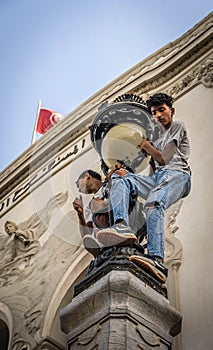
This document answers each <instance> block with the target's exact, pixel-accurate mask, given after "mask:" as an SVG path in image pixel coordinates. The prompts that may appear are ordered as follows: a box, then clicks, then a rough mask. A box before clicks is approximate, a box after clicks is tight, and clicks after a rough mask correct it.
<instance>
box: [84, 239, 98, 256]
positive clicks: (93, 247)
mask: <svg viewBox="0 0 213 350" xmlns="http://www.w3.org/2000/svg"><path fill="white" fill-rule="evenodd" d="M83 244H84V247H85V249H86V250H88V252H90V253H91V254H92V255H93V256H94V257H95V258H96V257H97V255H98V254H99V253H100V250H101V249H102V247H103V246H102V244H101V243H99V242H98V240H97V239H96V238H95V237H94V236H92V235H85V236H84V237H83Z"/></svg>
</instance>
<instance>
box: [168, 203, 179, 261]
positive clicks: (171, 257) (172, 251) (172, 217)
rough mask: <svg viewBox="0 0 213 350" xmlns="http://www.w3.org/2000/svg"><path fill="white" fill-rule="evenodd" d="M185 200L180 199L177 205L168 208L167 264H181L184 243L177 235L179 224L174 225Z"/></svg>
mask: <svg viewBox="0 0 213 350" xmlns="http://www.w3.org/2000/svg"><path fill="white" fill-rule="evenodd" d="M182 203H183V201H182V200H180V201H179V202H177V203H176V204H175V205H173V206H171V207H170V208H169V209H167V212H166V217H165V263H166V264H167V265H176V266H178V267H179V266H180V264H181V261H182V244H181V241H180V240H179V239H178V238H177V237H175V236H174V235H175V233H176V231H177V230H178V229H179V227H178V226H176V225H174V224H175V222H176V218H177V216H178V214H179V212H180V209H181V206H182Z"/></svg>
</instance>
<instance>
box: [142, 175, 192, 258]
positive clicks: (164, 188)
mask: <svg viewBox="0 0 213 350" xmlns="http://www.w3.org/2000/svg"><path fill="white" fill-rule="evenodd" d="M156 183H157V186H156V187H155V188H154V189H153V190H152V191H151V192H150V194H149V197H148V199H147V201H146V205H145V207H146V218H147V234H148V242H147V248H148V254H149V255H151V256H157V257H160V258H161V259H162V260H163V259H164V211H165V210H166V209H167V208H169V207H170V206H171V205H172V204H174V203H176V202H177V201H178V200H179V199H181V198H182V197H183V196H186V195H187V194H188V192H189V190H190V177H189V176H188V174H186V173H182V172H181V171H176V170H162V171H159V172H158V173H156Z"/></svg>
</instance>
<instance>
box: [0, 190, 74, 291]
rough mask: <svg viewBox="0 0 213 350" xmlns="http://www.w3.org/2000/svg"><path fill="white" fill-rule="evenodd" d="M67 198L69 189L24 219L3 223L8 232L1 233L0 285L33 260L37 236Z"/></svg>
mask: <svg viewBox="0 0 213 350" xmlns="http://www.w3.org/2000/svg"><path fill="white" fill-rule="evenodd" d="M67 198H68V192H66V193H58V194H57V195H55V196H53V197H52V198H50V200H49V201H48V202H47V204H46V205H45V207H44V208H42V209H41V210H40V211H39V212H38V213H35V214H33V215H32V216H31V217H30V218H28V219H27V220H26V221H24V222H21V223H20V224H16V223H15V222H13V221H6V222H5V226H4V227H5V232H6V234H7V235H6V234H2V233H1V234H0V245H1V251H0V286H3V285H6V284H11V283H13V282H14V279H15V278H16V277H18V275H19V274H20V273H23V271H24V270H25V269H26V268H27V267H28V266H30V265H31V264H32V263H33V257H34V256H35V255H36V254H37V253H38V252H39V250H40V243H39V238H40V237H41V236H42V235H43V233H44V232H45V231H46V230H47V227H48V224H49V221H50V218H51V216H52V212H53V210H54V209H56V208H59V207H61V206H62V205H63V204H64V203H65V202H66V200H67Z"/></svg>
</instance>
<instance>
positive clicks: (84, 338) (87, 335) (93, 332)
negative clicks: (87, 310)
mask: <svg viewBox="0 0 213 350" xmlns="http://www.w3.org/2000/svg"><path fill="white" fill-rule="evenodd" d="M101 329H102V327H101V326H100V325H99V324H97V325H95V326H93V327H91V328H89V329H88V330H87V331H86V332H84V333H83V334H81V335H80V336H79V338H78V344H79V345H82V346H84V345H85V346H86V345H87V344H89V343H90V342H91V341H92V340H93V339H95V338H96V337H97V334H98V332H99V331H100V330H101Z"/></svg>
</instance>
